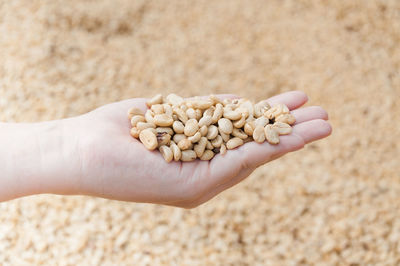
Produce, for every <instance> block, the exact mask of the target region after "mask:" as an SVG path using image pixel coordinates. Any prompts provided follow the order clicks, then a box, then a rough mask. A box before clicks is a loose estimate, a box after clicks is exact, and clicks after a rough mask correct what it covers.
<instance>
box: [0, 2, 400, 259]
mask: <svg viewBox="0 0 400 266" xmlns="http://www.w3.org/2000/svg"><path fill="white" fill-rule="evenodd" d="M399 43H400V1H398V0H369V1H364V0H353V1H336V0H331V1H329V0H268V1H267V0H254V1H245V0H243V1H239V0H218V1H179V0H172V1H144V0H143V1H141V0H137V1H131V0H96V1H94V0H93V1H92V0H70V1H61V0H40V1H39V0H14V1H9V0H0V120H1V121H8V122H12V121H16V122H34V121H44V120H50V119H59V118H65V117H71V116H76V115H79V114H83V113H85V112H88V111H90V110H92V109H94V108H96V107H98V106H101V105H104V104H107V103H110V102H114V101H118V100H122V99H127V98H132V97H150V96H153V95H155V94H156V93H163V94H164V95H166V94H168V93H171V92H175V93H178V94H181V95H183V96H192V95H207V94H211V93H235V94H238V95H240V96H243V97H247V98H250V99H252V100H254V101H256V100H257V101H258V100H261V99H265V98H267V97H269V96H272V95H275V94H278V93H281V92H285V91H289V90H302V91H305V92H306V93H307V94H308V95H309V96H310V103H309V105H321V106H323V107H324V108H325V109H326V110H328V112H329V114H330V121H331V123H332V125H333V129H334V130H333V134H332V136H330V137H329V138H327V139H325V140H323V141H320V142H317V143H314V144H310V145H308V146H307V147H306V148H305V149H304V150H302V151H299V152H296V153H293V154H289V155H287V156H285V157H284V158H282V159H279V160H277V161H274V162H272V163H270V164H268V165H265V166H263V167H260V168H259V169H257V170H256V171H255V172H254V173H253V174H252V175H251V176H250V177H249V178H248V179H247V180H245V181H244V182H242V183H241V184H239V185H237V186H236V187H234V188H232V189H230V190H228V191H226V192H224V193H222V194H220V195H219V196H218V197H216V198H214V199H213V200H211V201H210V202H208V203H206V204H205V205H202V206H200V207H198V208H196V209H192V210H183V209H178V208H172V207H164V206H156V205H149V204H135V203H124V202H117V201H109V200H104V199H97V198H91V197H80V196H79V197H62V196H54V195H39V196H32V197H28V198H23V199H18V200H13V201H10V202H5V203H0V264H1V265H353V266H355V265H399V264H400V243H399V239H400V162H399V157H400V152H399V148H400V147H399V146H400V144H399V139H400V127H399V125H398V121H399V119H400V105H399V104H398V101H399V99H400V72H399V71H400V45H399Z"/></svg>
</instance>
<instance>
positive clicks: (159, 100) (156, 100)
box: [146, 94, 163, 108]
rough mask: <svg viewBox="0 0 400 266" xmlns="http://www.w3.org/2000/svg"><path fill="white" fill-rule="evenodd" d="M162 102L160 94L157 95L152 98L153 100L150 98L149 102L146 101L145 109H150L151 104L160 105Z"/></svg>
mask: <svg viewBox="0 0 400 266" xmlns="http://www.w3.org/2000/svg"><path fill="white" fill-rule="evenodd" d="M162 102H163V97H162V95H161V94H157V95H156V96H154V97H153V98H151V99H150V100H148V101H147V102H146V105H147V107H149V108H150V107H151V106H152V105H153V104H160V103H162Z"/></svg>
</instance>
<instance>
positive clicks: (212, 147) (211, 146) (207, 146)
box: [206, 140, 214, 150]
mask: <svg viewBox="0 0 400 266" xmlns="http://www.w3.org/2000/svg"><path fill="white" fill-rule="evenodd" d="M206 148H207V149H208V150H212V149H214V146H213V145H212V144H211V141H209V140H207V144H206Z"/></svg>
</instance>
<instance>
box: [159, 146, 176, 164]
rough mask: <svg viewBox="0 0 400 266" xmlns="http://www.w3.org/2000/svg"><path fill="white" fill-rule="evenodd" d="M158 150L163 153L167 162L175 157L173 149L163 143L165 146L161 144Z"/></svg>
mask: <svg viewBox="0 0 400 266" xmlns="http://www.w3.org/2000/svg"><path fill="white" fill-rule="evenodd" d="M158 150H159V151H160V153H161V155H162V156H163V157H164V160H165V161H166V162H167V163H169V162H170V161H172V159H173V158H174V154H173V152H172V150H171V149H170V148H169V147H167V146H165V145H163V146H160V147H159V148H158Z"/></svg>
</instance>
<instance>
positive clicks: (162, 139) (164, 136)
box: [156, 129, 171, 147]
mask: <svg viewBox="0 0 400 266" xmlns="http://www.w3.org/2000/svg"><path fill="white" fill-rule="evenodd" d="M156 130H157V129H156ZM156 137H157V142H158V147H160V146H162V145H169V144H170V142H171V135H170V134H168V133H166V132H159V133H157V134H156Z"/></svg>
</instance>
